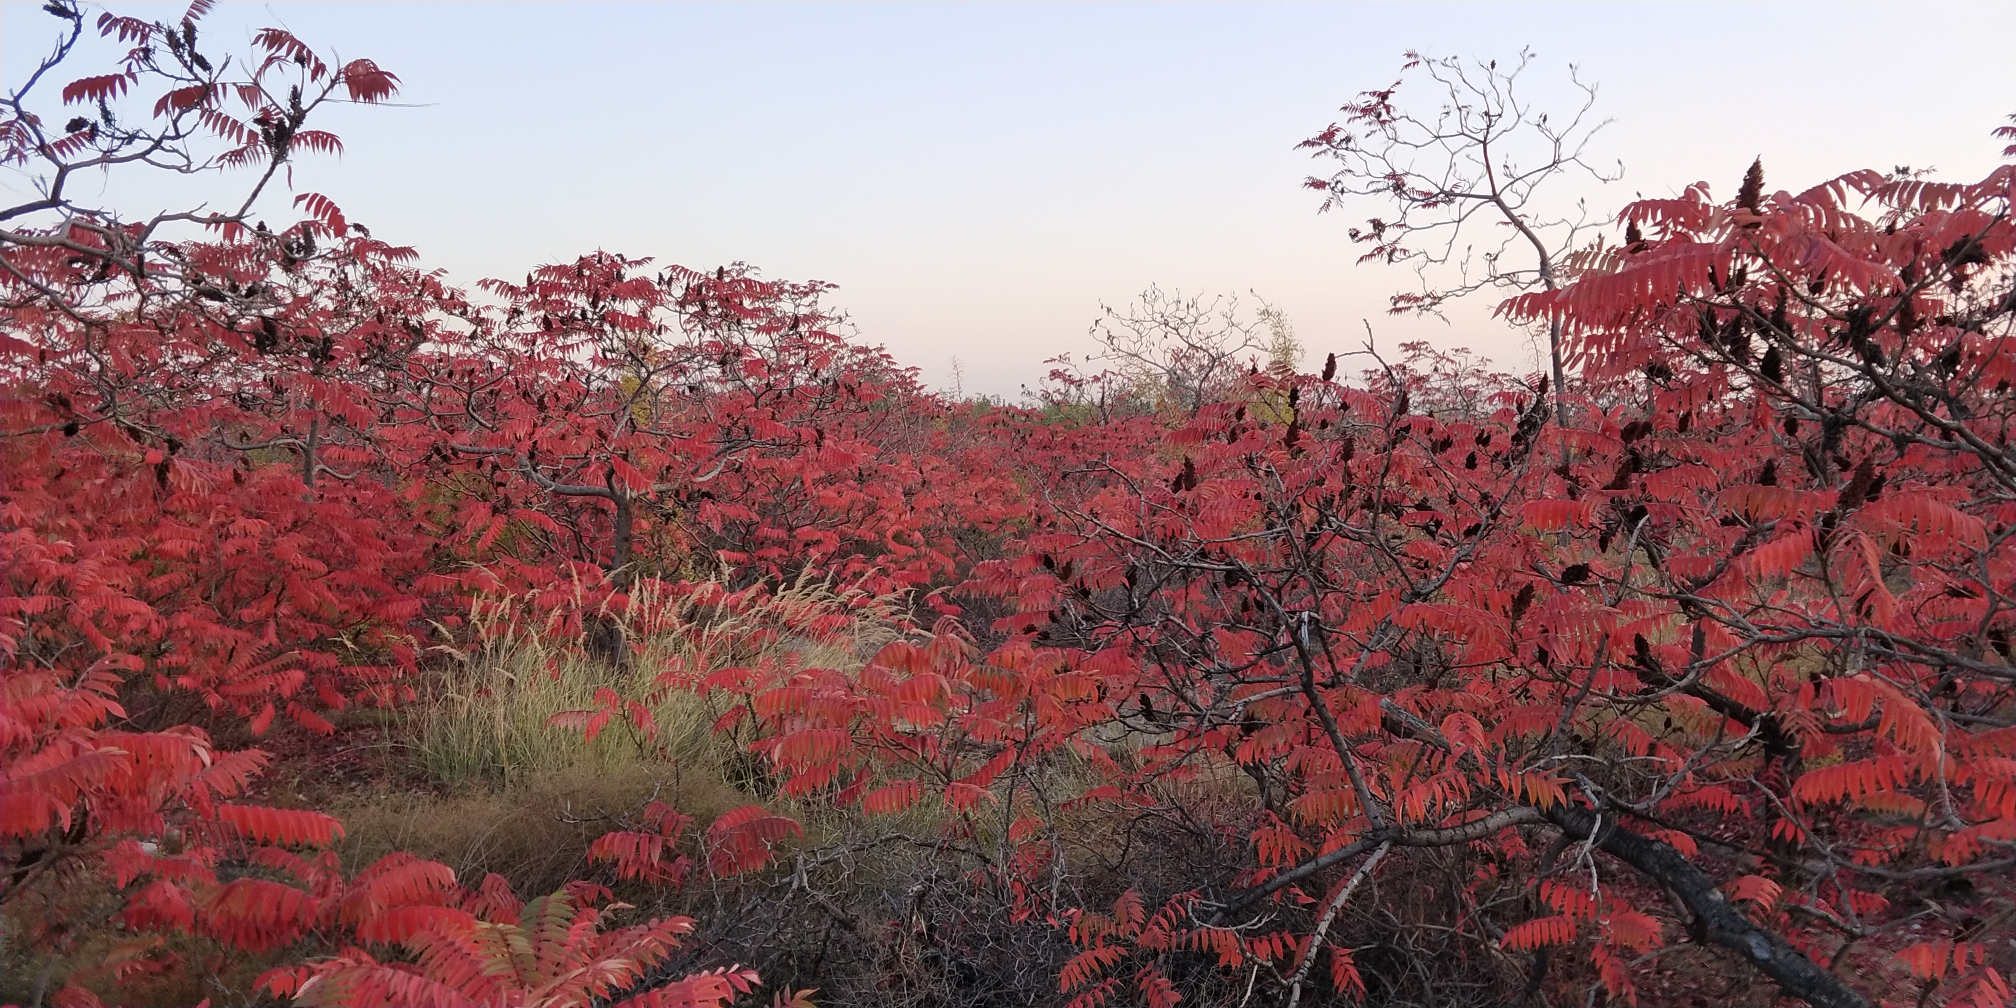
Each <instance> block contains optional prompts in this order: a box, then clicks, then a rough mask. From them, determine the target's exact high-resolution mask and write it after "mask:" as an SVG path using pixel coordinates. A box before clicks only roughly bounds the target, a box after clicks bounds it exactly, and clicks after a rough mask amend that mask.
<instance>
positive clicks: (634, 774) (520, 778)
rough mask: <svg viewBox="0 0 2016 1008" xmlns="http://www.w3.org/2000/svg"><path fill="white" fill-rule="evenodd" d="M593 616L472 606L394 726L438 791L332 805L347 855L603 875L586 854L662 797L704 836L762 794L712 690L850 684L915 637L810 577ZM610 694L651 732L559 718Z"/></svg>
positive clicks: (517, 878)
mask: <svg viewBox="0 0 2016 1008" xmlns="http://www.w3.org/2000/svg"><path fill="white" fill-rule="evenodd" d="M584 622H587V623H590V624H592V625H595V626H596V629H595V630H594V631H593V633H582V634H576V635H568V634H565V633H563V632H562V630H561V628H562V626H563V622H562V617H561V615H560V614H557V613H550V612H548V613H541V612H539V611H538V610H536V609H535V607H534V606H533V604H532V602H531V600H530V599H527V598H523V597H516V596H498V597H488V598H479V599H477V600H475V601H474V602H473V603H472V604H471V606H470V610H469V614H468V623H467V631H466V632H465V633H464V634H463V639H464V640H463V643H462V645H461V646H459V647H458V646H454V645H442V646H440V647H437V648H436V653H437V654H439V655H440V656H441V658H442V659H443V660H442V661H440V662H439V664H438V665H437V666H436V668H435V670H434V671H433V673H432V674H431V676H430V678H429V679H428V680H427V681H426V682H425V683H423V684H422V685H421V687H420V692H421V696H420V698H419V700H418V701H417V702H416V703H414V704H413V705H411V706H410V707H408V708H407V709H406V710H405V711H404V712H403V713H402V714H401V715H400V716H399V717H398V718H397V720H396V721H395V723H394V725H393V726H392V731H393V734H394V738H395V740H396V741H395V745H396V746H397V747H398V749H399V751H401V752H403V753H405V754H406V756H407V759H408V760H409V762H410V765H411V767H412V769H413V770H414V771H416V772H417V773H418V774H419V775H420V776H422V777H424V778H425V779H426V780H427V781H428V782H429V783H431V784H433V785H436V786H437V787H438V788H439V791H438V792H437V793H433V794H421V793H415V792H413V791H411V790H408V789H404V788H399V787H397V786H396V785H394V786H389V787H387V788H385V789H383V790H380V791H377V792H374V793H367V794H365V795H361V796H356V797H352V798H349V799H347V800H345V801H343V802H342V803H341V804H340V805H338V807H336V808H334V809H332V811H333V812H335V813H336V814H337V815H339V816H341V817H342V818H343V820H344V822H345V824H346V826H347V827H348V832H349V837H350V839H349V840H348V841H347V842H346V852H345V853H346V860H348V861H350V863H353V864H365V863H368V862H369V861H370V860H371V859H373V858H376V857H378V856H380V855H383V854H386V853H389V852H391V851H394V850H402V851H408V852H411V853H414V854H417V855H419V856H421V857H424V858H428V859H431V860H436V861H440V862H442V863H444V864H447V865H449V866H450V867H452V868H454V869H456V873H457V874H458V876H460V877H462V878H464V879H469V880H475V879H480V878H481V877H482V876H483V874H484V873H487V872H496V873H498V874H500V875H503V876H504V877H506V878H508V879H510V880H511V881H512V883H513V885H514V886H516V887H517V888H518V889H519V891H520V892H544V891H550V890H551V889H553V888H555V887H557V886H558V885H560V884H561V883H564V882H566V881H568V880H569V879H574V878H582V877H587V876H590V875H593V874H594V872H593V871H592V870H590V868H589V867H588V865H587V864H586V851H587V848H588V845H589V844H590V843H591V842H593V841H594V840H595V838H596V837H599V836H601V835H602V834H603V833H605V832H608V831H610V830H614V829H624V828H628V827H629V826H630V825H631V824H632V823H634V822H635V820H636V817H637V815H638V813H639V811H640V810H641V809H642V808H643V806H644V805H645V804H647V803H649V802H651V801H661V802H664V803H666V804H668V805H671V806H672V807H674V808H677V809H679V810H680V811H682V812H684V813H686V814H687V815H690V816H692V817H693V818H694V820H695V821H696V822H698V823H700V824H701V825H703V826H704V825H705V824H707V823H709V822H712V821H713V820H714V819H715V818H716V817H718V816H719V815H720V814H721V813H723V812H726V811H728V810H729V809H732V808H735V807H737V806H740V805H745V804H749V803H750V802H753V801H758V800H759V799H761V798H763V797H765V796H766V794H767V788H765V787H763V786H762V784H763V782H764V779H765V777H766V773H765V768H763V767H761V766H759V765H757V761H756V759H755V758H754V757H752V756H751V755H750V754H749V753H748V752H747V751H746V749H745V746H746V743H747V741H748V740H747V739H743V738H740V737H737V736H734V735H724V734H718V733H716V732H715V731H714V730H713V726H714V723H715V721H716V720H717V719H718V718H720V717H721V715H722V714H724V713H726V711H727V707H726V703H727V702H728V701H725V700H723V699H720V698H719V697H713V698H710V697H703V696H701V695H699V694H698V693H696V692H695V691H694V689H693V688H692V687H693V685H694V684H695V683H697V682H698V681H699V680H700V679H702V678H704V677H705V676H707V675H708V674H710V673H712V672H714V671H716V670H719V669H722V668H729V667H742V666H756V665H765V664H771V665H776V666H780V667H798V668H806V667H820V668H837V669H840V670H842V671H845V672H849V673H852V672H855V671H858V670H859V669H860V667H861V666H862V665H863V664H864V663H865V662H866V660H867V658H868V657H869V656H870V655H872V654H873V653H874V652H875V651H876V650H877V649H879V648H880V647H881V646H882V645H883V644H885V643H887V642H888V641H890V640H893V639H895V638H896V637H897V636H898V635H899V634H901V633H902V632H903V629H902V628H903V621H902V620H901V618H900V613H899V610H898V608H897V606H896V600H894V599H891V598H882V597H875V596H870V595H866V594H865V593H862V592H859V591H850V590H848V589H846V588H844V587H836V586H835V585H833V584H831V583H830V582H827V581H821V580H816V579H812V578H809V577H806V578H800V579H799V580H798V581H797V582H795V583H793V584H790V585H787V586H785V587H783V588H781V589H777V590H774V591H769V592H746V593H731V592H729V591H727V590H726V588H725V587H724V586H722V585H721V584H720V583H718V582H716V583H711V584H707V583H703V584H700V585H681V586H677V587H676V588H675V587H673V586H669V585H666V584H663V583H661V582H656V581H645V582H642V583H640V584H639V585H638V586H637V588H636V589H635V590H634V591H632V592H631V593H630V596H629V599H628V602H627V604H626V605H624V606H622V607H621V608H620V609H619V608H613V607H603V608H602V609H600V610H598V611H596V612H594V613H592V616H591V619H589V620H586V621H584ZM612 628H613V632H612ZM598 634H599V635H602V636H604V637H608V636H617V637H618V638H619V639H621V640H624V641H628V642H629V647H628V649H627V650H628V654H627V655H626V656H625V657H624V659H623V660H621V661H616V660H612V659H611V658H609V657H608V656H606V655H604V654H597V653H595V652H596V649H595V648H594V647H593V646H592V644H593V641H591V640H590V638H591V637H592V636H595V635H598ZM604 691H613V694H614V695H615V696H616V697H620V698H622V700H624V701H630V700H635V701H638V702H639V703H641V704H642V705H643V706H644V708H645V709H646V710H648V711H649V713H650V727H649V728H648V730H647V729H646V728H644V727H640V726H639V724H638V723H636V722H635V721H633V720H632V719H630V718H628V717H623V716H619V717H615V718H611V719H610V720H609V721H608V723H607V724H606V726H605V727H604V728H603V729H602V730H601V731H599V732H598V733H597V734H596V735H595V737H594V738H593V739H592V740H591V739H590V738H589V737H588V735H587V733H586V732H584V731H583V730H582V728H581V727H580V725H579V724H578V723H577V722H578V720H579V716H578V714H577V715H575V716H574V717H566V716H563V715H569V714H570V713H572V712H582V711H593V710H596V709H598V708H600V707H602V706H603V703H602V701H603V700H604V699H607V697H608V694H607V693H604ZM626 709H627V708H626ZM556 719H557V721H558V722H559V723H557V724H556ZM773 804H775V802H773ZM779 811H782V812H785V813H786V814H793V813H794V812H797V813H799V817H801V818H802V817H803V816H802V813H803V812H804V811H807V810H786V809H782V808H780V809H779ZM807 825H808V827H810V826H812V825H813V824H812V823H809V822H808V823H807ZM813 832H814V835H815V836H816V835H818V833H819V832H821V831H818V830H817V829H816V827H815V828H814V830H813Z"/></svg>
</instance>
